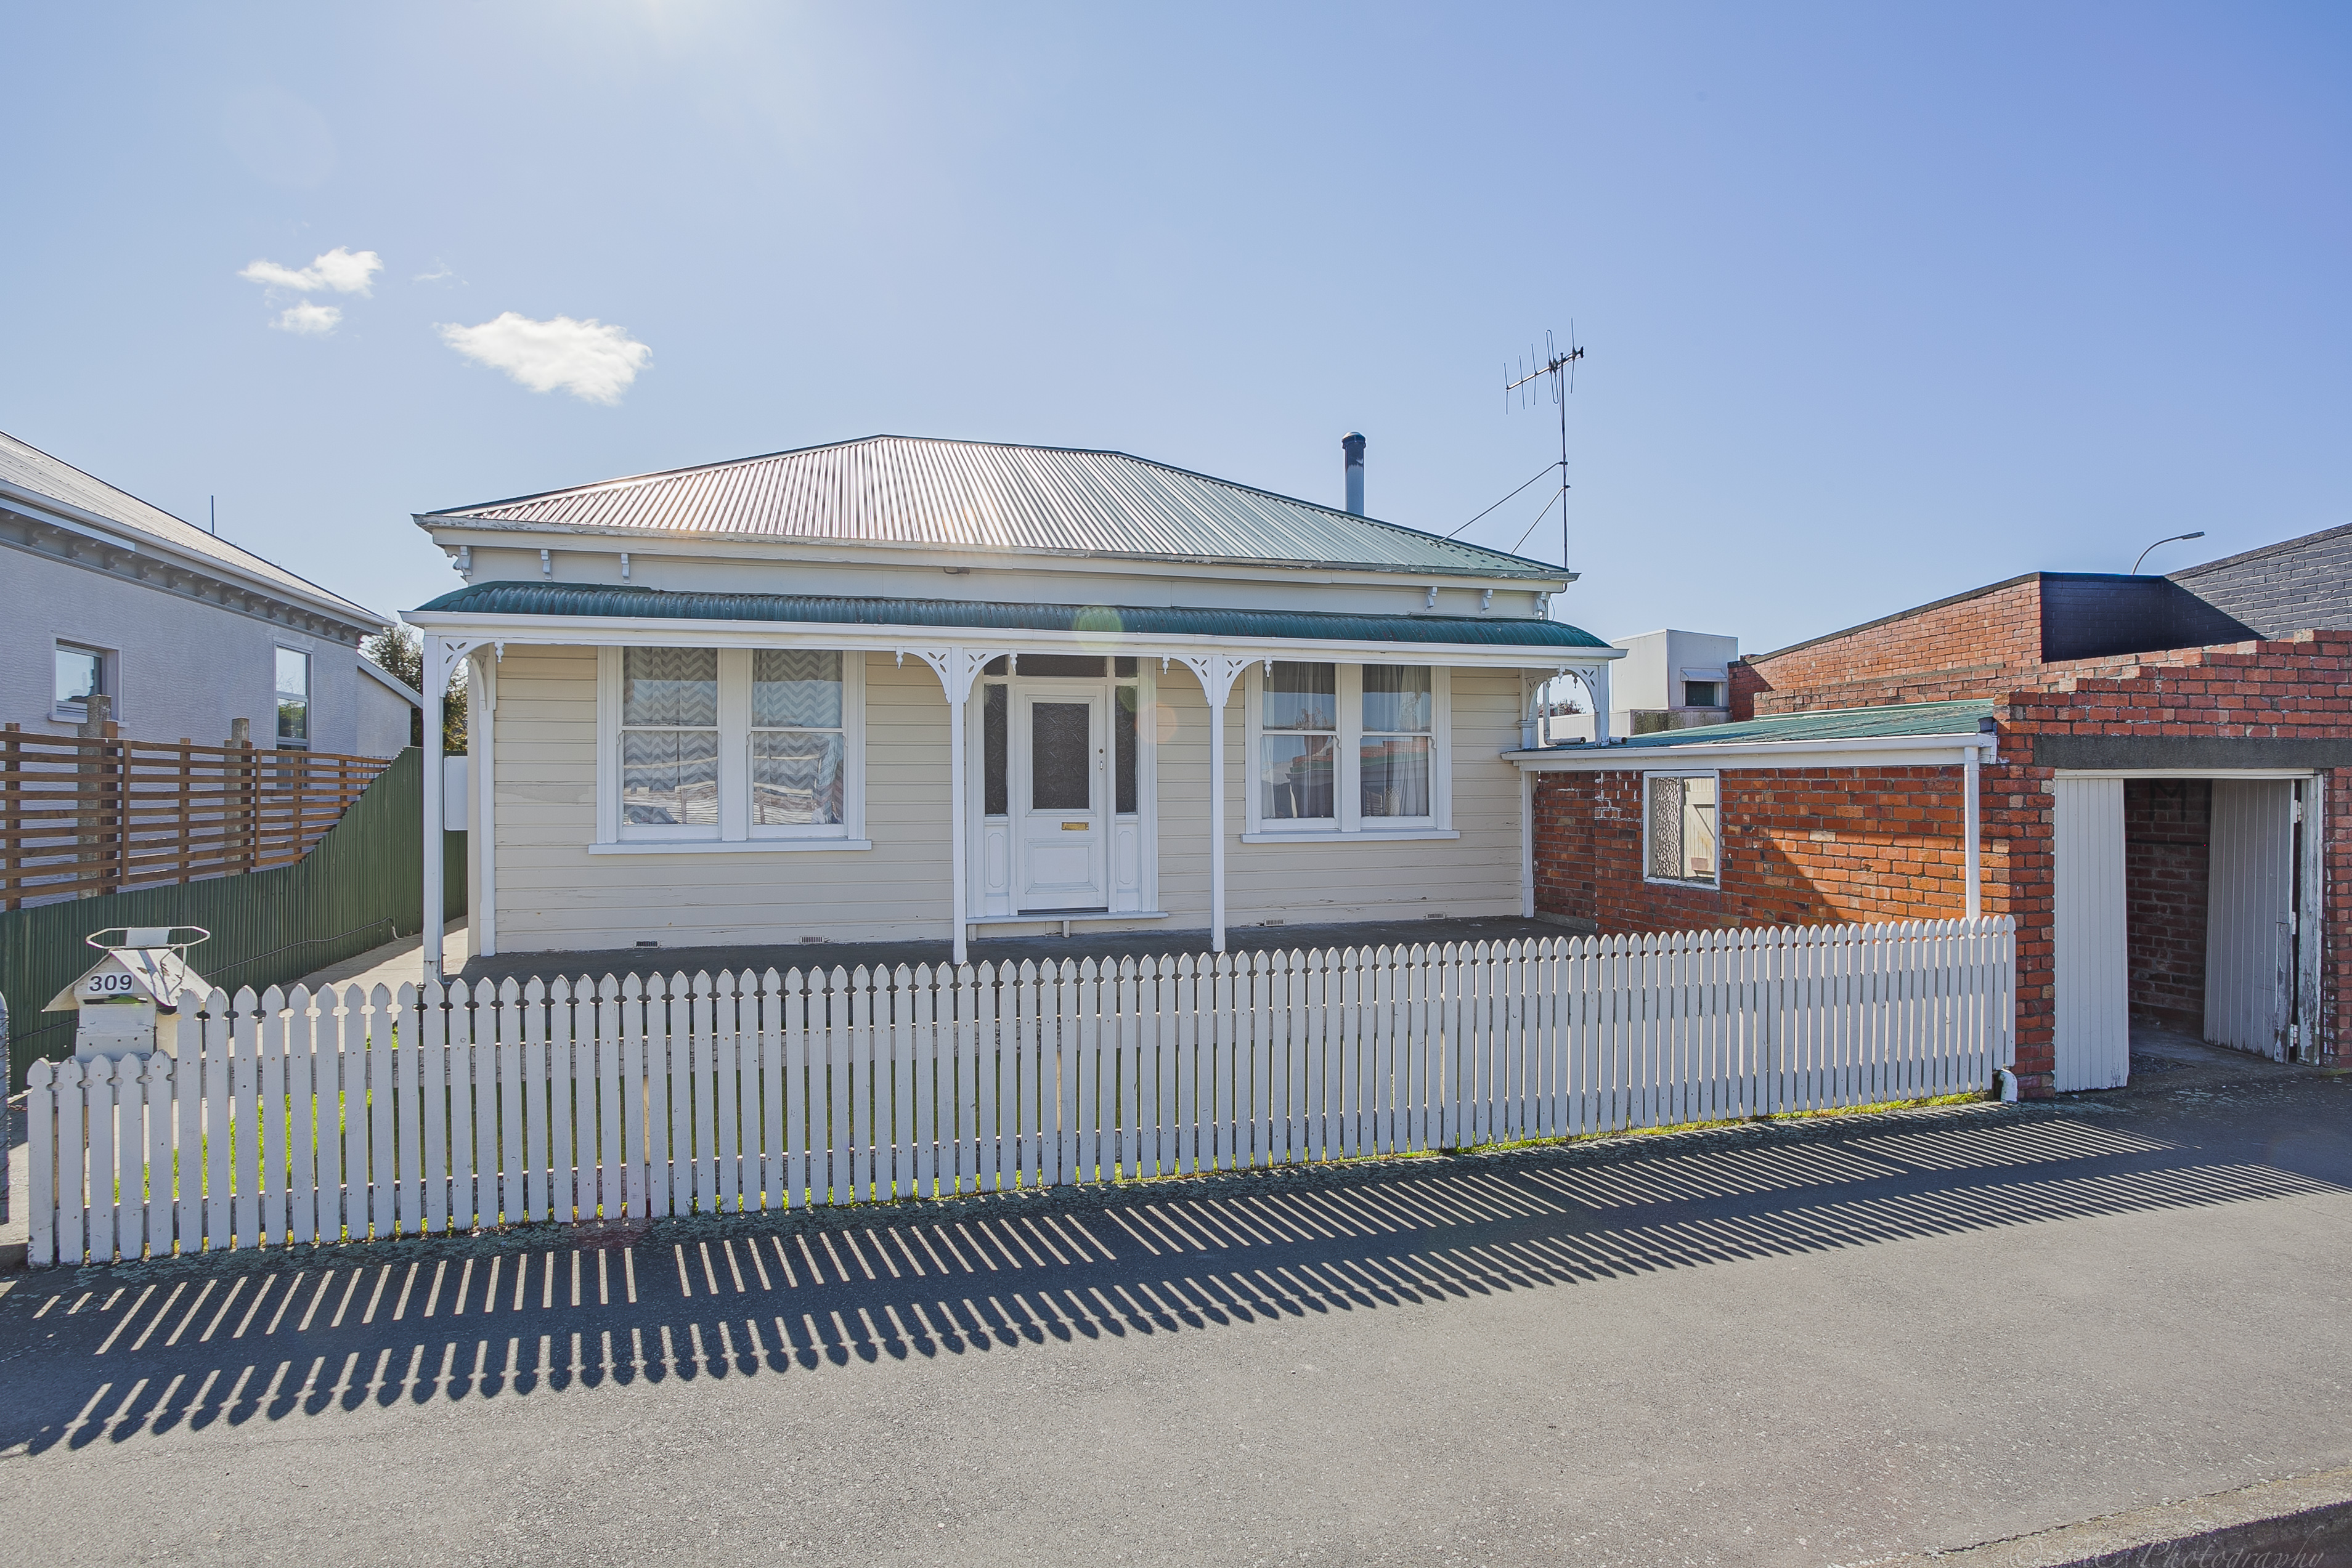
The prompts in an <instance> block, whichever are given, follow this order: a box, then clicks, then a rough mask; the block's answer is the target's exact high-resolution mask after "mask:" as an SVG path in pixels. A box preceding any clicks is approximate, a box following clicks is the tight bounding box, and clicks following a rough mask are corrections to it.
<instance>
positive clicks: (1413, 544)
mask: <svg viewBox="0 0 2352 1568" xmlns="http://www.w3.org/2000/svg"><path fill="white" fill-rule="evenodd" d="M417 521H418V522H419V523H422V524H425V525H427V526H430V525H433V524H436V523H457V522H476V523H487V524H491V525H497V524H502V523H503V524H509V525H514V526H520V527H531V526H538V527H548V528H577V529H582V530H585V531H592V532H610V533H633V532H643V533H710V534H726V535H733V536H744V535H748V536H751V537H754V538H778V539H785V538H789V539H812V540H840V541H854V542H859V543H868V544H899V545H937V546H945V547H948V548H950V549H971V550H1006V551H1013V550H1018V551H1024V552H1030V553H1040V552H1042V553H1048V554H1067V555H1087V556H1103V555H1108V556H1129V557H1139V558H1155V559H1177V560H1195V561H1216V562H1242V563H1250V564H1279V565H1287V566H1313V567H1353V568H1360V569H1366V570H1377V571H1399V570H1403V571H1413V572H1434V573H1442V574H1446V575H1456V576H1464V575H1475V576H1480V577H1517V578H1536V579H1541V578H1552V579H1558V578H1559V577H1560V576H1561V575H1562V574H1561V569H1559V567H1555V566H1549V565H1546V564H1545V563H1544V562H1542V561H1537V560H1528V559H1525V558H1523V557H1520V556H1515V555H1506V554H1504V553H1503V552H1502V551H1500V550H1490V549H1480V548H1479V547H1478V546H1476V545H1468V544H1463V543H1460V542H1459V541H1457V540H1453V539H1444V538H1438V537H1437V536H1436V535H1434V534H1426V533H1422V532H1420V531H1419V530H1417V529H1413V528H1402V527H1400V526H1398V525H1396V524H1394V523H1384V522H1381V521H1379V520H1378V519H1376V518H1371V517H1357V516H1354V515H1353V514H1351V513H1349V512H1344V511H1339V510H1337V509H1335V508H1333V507H1318V506H1317V505H1315V504H1314V503H1313V502H1311V501H1301V500H1296V499H1294V498H1292V497H1288V496H1277V495H1275V494H1273V493H1272V492H1271V491H1266V490H1258V489H1253V488H1251V487H1250V486H1246V485H1236V484H1234V483H1232V482H1231V481H1229V480H1224V479H1215V478H1212V477H1210V476H1207V475H1204V474H1195V473H1192V472H1191V471H1190V470H1188V469H1183V468H1172V467H1170V466H1169V465H1166V464H1164V463H1153V462H1150V461H1147V460H1146V459H1143V458H1140V457H1130V456H1129V455H1127V454H1126V453H1124V452H1095V451H1085V450H1077V449H1072V448H1067V447H1057V446H1004V445H997V444H992V443H987V442H979V441H940V440H933V439H929V438H926V437H917V436H905V435H875V436H868V437H866V439H864V440H862V441H848V442H843V443H840V444H835V445H831V446H811V447H804V448H802V449H801V450H799V451H794V452H776V453H770V454H768V455H764V456H759V457H743V458H738V459H736V460H735V461H733V462H729V463H714V464H710V465H706V466H703V467H698V468H680V469H674V470H672V471H670V472H668V473H663V474H643V475H638V476H635V477H634V478H627V479H611V480H606V481H604V482H603V483H601V484H595V485H582V486H574V487H573V488H571V489H568V490H550V491H547V492H546V493H544V494H541V495H537V496H524V497H517V498H515V499H513V500H508V501H492V502H487V503H485V504H483V505H481V506H476V507H451V508H449V509H448V510H446V511H439V512H427V513H422V514H420V515H419V516H418V517H417Z"/></svg>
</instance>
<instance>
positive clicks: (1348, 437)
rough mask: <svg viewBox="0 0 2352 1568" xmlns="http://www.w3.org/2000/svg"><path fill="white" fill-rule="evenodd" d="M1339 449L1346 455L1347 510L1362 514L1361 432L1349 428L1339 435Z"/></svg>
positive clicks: (1362, 445) (1359, 515) (1362, 471)
mask: <svg viewBox="0 0 2352 1568" xmlns="http://www.w3.org/2000/svg"><path fill="white" fill-rule="evenodd" d="M1339 450H1340V451H1342V452H1344V453H1346V454H1347V455H1348V510H1349V511H1351V512H1353V513H1355V514H1356V516H1358V517H1362V516H1363V515H1364V437H1363V434H1362V433H1361V432H1360V431H1354V430H1351V431H1349V432H1348V434H1345V435H1343V436H1341V437H1339Z"/></svg>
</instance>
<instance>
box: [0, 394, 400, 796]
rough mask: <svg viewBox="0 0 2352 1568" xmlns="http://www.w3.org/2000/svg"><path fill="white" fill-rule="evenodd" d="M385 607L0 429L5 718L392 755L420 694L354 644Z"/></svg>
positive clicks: (162, 737)
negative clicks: (244, 726)
mask: <svg viewBox="0 0 2352 1568" xmlns="http://www.w3.org/2000/svg"><path fill="white" fill-rule="evenodd" d="M383 630H384V622H383V618H382V617H381V616H379V615H377V614H376V613H375V612H373V611H371V610H368V609H366V608H365V607H364V606H362V605H358V604H354V603H352V601H350V600H348V599H344V598H341V596H339V595H337V594H333V593H330V592H329V591H326V590H325V589H323V588H320V587H319V586H318V585H317V584H316V583H312V582H308V581H305V580H303V579H301V578H299V577H297V576H295V575H294V574H293V573H292V572H290V571H288V570H285V569H284V568H282V567H279V566H276V565H273V564H272V563H271V562H269V561H267V560H264V559H261V558H260V557H259V556H257V555H255V554H253V553H252V552H251V551H249V550H242V549H238V548H237V547H236V546H235V545H233V544H230V543H228V542H227V541H226V540H224V539H220V538H215V537H214V536H213V535H212V534H210V533H208V532H206V531H205V529H203V528H197V527H195V526H194V525H193V524H190V523H185V522H183V521H181V520H180V519H179V518H178V517H173V516H172V515H171V514H170V513H169V512H165V511H163V510H162V509H161V508H159V507H152V506H149V505H148V504H147V503H146V502H144V501H142V500H140V499H139V498H138V497H135V496H131V495H126V494H125V493H123V492H122V491H121V490H118V489H116V488H115V487H114V486H111V485H109V484H106V483H105V482H104V481H102V480H100V479H95V478H92V477H91V476H89V475H88V474H85V473H83V472H82V471H81V470H80V469H79V468H76V467H74V466H72V465H69V464H68V463H65V462H62V461H60V460H59V459H58V458H55V457H52V456H50V455H48V454H47V453H46V452H43V451H40V450H39V449H38V448H37V447H33V446H29V445H26V444H25V443H24V442H22V441H19V440H17V439H16V437H14V436H12V435H7V434H0V721H5V722H6V723H8V724H11V725H15V726H16V727H20V728H22V729H24V730H26V732H28V733H31V734H34V735H51V736H61V735H71V734H73V733H75V731H76V730H77V729H78V728H79V726H81V725H82V724H83V723H84V722H85V721H86V720H87V719H88V718H89V709H90V703H89V698H90V697H91V696H92V695H103V696H104V697H105V698H106V699H107V703H106V706H107V707H108V708H109V709H110V712H111V715H112V717H113V719H114V722H115V723H116V724H117V725H118V726H120V727H121V733H122V734H123V735H125V736H127V737H131V738H133V739H139V740H152V741H172V740H177V739H180V738H182V737H185V738H187V739H190V740H194V741H196V742H198V743H200V744H203V745H207V746H217V745H219V744H221V743H222V742H223V741H226V739H227V738H228V737H229V733H230V728H231V726H232V725H233V724H234V722H235V721H236V720H237V719H245V720H247V721H248V727H249V733H250V735H251V737H252V740H253V743H254V744H255V745H256V746H258V747H299V748H301V749H305V750H310V751H322V752H336V753H341V754H344V755H354V756H369V757H391V756H395V755H397V754H398V753H399V751H400V749H401V748H402V747H404V746H406V745H407V744H408V736H409V728H410V722H409V721H410V715H411V714H412V713H413V712H414V711H415V709H416V708H417V707H418V706H420V705H421V704H422V703H423V701H424V698H423V697H422V696H420V695H418V694H417V693H415V692H414V691H411V690H410V689H409V688H408V687H407V686H405V685H403V684H402V683H401V682H400V681H399V680H398V679H396V678H394V676H392V675H389V674H385V673H384V672H383V671H382V670H380V669H378V668H377V667H376V665H374V664H373V663H371V662H370V661H368V660H367V659H365V658H363V657H362V656H361V654H360V651H359V643H360V639H361V638H362V637H363V636H367V635H371V634H373V633H374V632H381V631H383Z"/></svg>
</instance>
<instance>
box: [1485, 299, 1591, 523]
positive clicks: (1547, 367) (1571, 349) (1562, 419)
mask: <svg viewBox="0 0 2352 1568" xmlns="http://www.w3.org/2000/svg"><path fill="white" fill-rule="evenodd" d="M1568 340H1569V346H1568V347H1567V348H1566V349H1562V348H1560V347H1559V344H1558V343H1556V342H1555V341H1553V340H1552V335H1551V334H1550V333H1549V332H1546V333H1545V334H1544V346H1543V352H1542V353H1541V354H1540V355H1538V353H1537V352H1536V350H1535V345H1534V344H1532V343H1530V344H1528V352H1527V357H1526V358H1525V359H1523V360H1521V361H1519V363H1518V373H1517V375H1516V376H1514V375H1513V374H1512V368H1511V367H1510V366H1508V365H1505V366H1504V367H1503V412H1504V413H1510V412H1511V394H1512V393H1514V392H1516V393H1517V394H1518V400H1519V406H1520V407H1521V408H1523V409H1524V408H1533V407H1537V406H1538V405H1539V404H1540V403H1541V401H1542V398H1543V392H1542V391H1541V389H1539V388H1537V387H1536V383H1537V382H1544V381H1549V382H1550V383H1551V401H1552V406H1553V407H1555V408H1557V409H1559V486H1558V487H1557V488H1556V489H1554V490H1553V491H1552V493H1551V500H1549V501H1547V502H1545V503H1544V509H1543V510H1542V511H1541V512H1538V513H1537V514H1536V520H1535V522H1534V523H1529V524H1528V532H1527V533H1526V534H1521V535H1520V536H1519V543H1518V544H1515V545H1513V546H1512V547H1511V550H1512V553H1514V554H1517V551H1518V549H1519V545H1523V544H1525V543H1527V542H1528V534H1531V533H1534V532H1535V531H1536V524H1537V523H1540V522H1542V521H1543V520H1544V517H1546V515H1548V514H1549V512H1550V511H1551V508H1552V505H1553V503H1554V502H1557V503H1558V504H1559V564H1560V565H1561V566H1562V567H1563V568H1565V567H1566V566H1567V565H1568V396H1569V394H1570V392H1574V391H1575V390H1576V363H1577V361H1579V360H1581V359H1582V358H1584V349H1583V346H1582V345H1581V344H1580V343H1578V342H1577V341H1576V323H1575V322H1574V321H1570V322H1569V324H1568ZM1531 389H1532V390H1531Z"/></svg>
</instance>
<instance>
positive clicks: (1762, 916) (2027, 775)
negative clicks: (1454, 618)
mask: <svg viewBox="0 0 2352 1568" xmlns="http://www.w3.org/2000/svg"><path fill="white" fill-rule="evenodd" d="M2347 585H2352V528H2343V529H2335V530H2331V531H2329V532H2327V533H2324V534H2317V535H2313V536H2311V537H2309V538H2303V539H2296V540H2291V541H2289V542H2287V543H2285V544H2282V545H2276V546H2273V547H2270V548H2269V549H2264V550H2258V551H2253V552H2251V553H2250V554H2248V555H2245V556H2240V557H2234V558H2231V559H2229V560H2226V561H2217V562H2213V563H2210V564H2209V565H2207V566H2203V567H2199V568H2195V569H2192V570H2189V571H2185V572H2180V573H2176V574H2174V575H2173V576H2172V577H2169V578H2160V577H2103V576H2090V575H2084V574H2061V573H2035V574H2032V575H2030V576H2027V577H2021V578H2017V579H2013V580H2010V581H2008V582H2002V583H1997V584H1994V585H1992V586H1990V587H1988V588H1984V589H1979V590H1978V591H1975V592H1972V593H1968V594H1962V595H1959V596H1958V597H1956V598H1953V599H1948V600H1943V601H1938V602H1937V603H1934V604H1928V605H1923V606H1921V607H1920V608H1918V609H1916V610H1911V611H1906V612H1903V613H1901V614H1899V615H1893V616H1888V617H1886V618H1885V619H1883V620H1879V621H1874V622H1869V623H1867V624H1865V625H1862V626H1857V627H1853V628H1851V629H1849V630H1847V631H1844V632H1835V633H1832V634H1831V635H1829V636H1826V637H1821V638H1815V639H1813V640H1811V641H1810V642H1807V643H1800V644H1797V645H1796V646H1794V647H1790V648H1784V649H1782V650H1780V651H1779V652H1778V653H1768V654H1763V655H1760V656H1754V657H1750V658H1748V659H1747V660H1746V661H1744V662H1742V663H1740V664H1735V665H1733V667H1732V676H1733V680H1732V687H1733V689H1732V702H1733V705H1734V706H1733V721H1732V722H1731V723H1729V724H1727V725H1723V726H1718V727H1711V728H1706V729H1697V730H1681V731H1673V732H1668V733H1664V734H1660V735H1653V736H1642V737H1632V738H1629V739H1626V740H1622V741H1617V742H1614V743H1612V744H1610V745H1607V746H1569V747H1548V748H1543V749H1539V750H1528V751H1520V752H1517V753H1514V754H1513V759H1514V760H1515V761H1517V763H1518V764H1519V765H1520V767H1521V768H1523V769H1525V770H1526V772H1527V773H1528V778H1529V791H1528V794H1529V800H1528V807H1529V810H1530V812H1531V816H1532V824H1531V825H1532V828H1533V833H1534V843H1535V864H1534V869H1533V877H1532V892H1531V898H1530V903H1531V905H1532V911H1533V912H1534V913H1537V914H1539V915H1548V916H1550V917H1552V918H1554V919H1557V920H1559V921H1561V922H1563V923H1564V924H1569V925H1575V926H1579V927H1582V928H1585V929H1591V930H1599V931H1606V932H1619V931H1642V930H1659V929H1683V928H1687V927H1694V926H1706V925H1764V924H1791V923H1801V924H1814V923H1827V922H1844V921H1864V920H1901V919H1946V918H1950V917H1953V916H1957V915H1963V914H1968V913H1976V912H1981V913H1982V914H1985V915H2013V916H2015V917H2016V920H2017V923H2018V943H2017V954H2018V975H2017V980H2018V1018H2017V1059H2018V1060H2017V1070H2018V1074H2019V1078H2020V1080H2021V1086H2022V1087H2023V1089H2024V1091H2025V1092H2028V1093H2047V1092H2052V1091H2053V1090H2059V1089H2076V1088H2098V1087H2112V1086H2115V1085H2117V1084H2120V1083H2122V1082H2124V1081H2125V1078H2126V1074H2127V1071H2128V1026H2129V1022H2130V1021H2132V1020H2138V1021H2141V1022H2145V1023H2153V1024H2159V1025H2162V1026H2164V1027H2167V1028H2170V1029H2175V1030H2182V1031H2184V1032H2188V1033H2192V1034H2197V1035H2200V1036H2202V1037H2203V1038H2206V1039H2208V1040H2213V1041H2215V1042H2216V1043H2220V1044H2226V1045H2231V1046H2235V1047H2237V1048H2239V1049H2242V1050H2248V1051H2260V1052H2263V1053H2265V1054H2271V1055H2276V1056H2286V1055H2295V1056H2299V1057H2302V1058H2305V1059H2309V1060H2339V1059H2341V1058H2342V1057H2343V1056H2345V1055H2347V1054H2352V983H2347V982H2352V972H2347V963H2352V940H2347V939H2348V938H2352V908H2347V907H2345V906H2344V904H2342V902H2341V901H2338V900H2336V899H2335V898H2334V897H2332V889H2333V887H2334V885H2335V884H2336V880H2337V879H2338V877H2339V875H2340V874H2342V873H2347V872H2352V803H2347V801H2346V800H2344V799H2343V798H2342V796H2341V795H2340V794H2338V792H2337V783H2338V779H2339V778H2343V779H2352V631H2335V630H2326V629H2324V628H2326V627H2329V626H2336V625H2344V624H2347V622H2352V586H2347ZM2314 628H2323V629H2314ZM1971 819H1973V820H1974V826H1973V827H1972V826H1971ZM1972 840H1973V841H1974V843H1973V846H1972V844H1971V841H1972ZM1972 847H1973V852H1972ZM1972 873H1973V874H1972Z"/></svg>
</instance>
